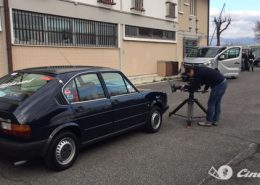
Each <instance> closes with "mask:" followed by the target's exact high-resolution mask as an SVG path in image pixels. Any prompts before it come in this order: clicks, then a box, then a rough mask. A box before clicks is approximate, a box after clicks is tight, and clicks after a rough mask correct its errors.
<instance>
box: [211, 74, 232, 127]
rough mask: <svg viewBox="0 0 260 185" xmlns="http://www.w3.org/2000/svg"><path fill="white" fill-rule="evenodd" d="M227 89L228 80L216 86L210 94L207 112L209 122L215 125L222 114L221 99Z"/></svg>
mask: <svg viewBox="0 0 260 185" xmlns="http://www.w3.org/2000/svg"><path fill="white" fill-rule="evenodd" d="M226 89H227V81H226V79H225V80H224V81H223V82H221V83H220V84H219V85H216V86H215V87H214V88H213V89H212V90H211V92H210V96H209V100H208V110H207V122H210V123H214V122H218V121H219V115H220V112H221V99H222V97H223V95H224V94H225V91H226Z"/></svg>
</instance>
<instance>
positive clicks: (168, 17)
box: [165, 15, 177, 19]
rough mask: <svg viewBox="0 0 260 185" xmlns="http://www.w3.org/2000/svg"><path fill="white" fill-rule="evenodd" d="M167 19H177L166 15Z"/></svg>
mask: <svg viewBox="0 0 260 185" xmlns="http://www.w3.org/2000/svg"><path fill="white" fill-rule="evenodd" d="M165 17H166V18H167V19H176V18H177V17H176V16H174V17H172V16H169V15H166V16H165Z"/></svg>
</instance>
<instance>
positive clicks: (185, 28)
mask: <svg viewBox="0 0 260 185" xmlns="http://www.w3.org/2000/svg"><path fill="white" fill-rule="evenodd" d="M178 2H181V3H182V4H181V5H179V8H181V9H180V10H179V16H178V23H179V30H178V56H177V58H178V60H179V61H183V55H184V50H183V47H184V43H183V40H184V39H185V38H187V39H195V40H198V44H199V45H200V46H202V45H204V46H205V45H207V41H208V24H209V22H208V21H209V20H208V2H209V0H197V10H196V15H195V16H194V15H190V0H180V1H178Z"/></svg>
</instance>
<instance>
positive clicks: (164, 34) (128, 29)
mask: <svg viewBox="0 0 260 185" xmlns="http://www.w3.org/2000/svg"><path fill="white" fill-rule="evenodd" d="M175 34H176V33H175V31H167V30H160V29H152V28H144V27H137V26H129V25H126V26H125V36H126V37H132V38H143V39H157V40H171V41H175V39H176V36H175Z"/></svg>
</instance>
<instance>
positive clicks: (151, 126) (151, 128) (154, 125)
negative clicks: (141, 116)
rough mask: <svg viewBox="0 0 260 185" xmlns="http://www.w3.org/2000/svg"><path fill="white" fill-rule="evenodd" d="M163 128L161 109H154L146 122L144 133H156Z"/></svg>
mask: <svg viewBox="0 0 260 185" xmlns="http://www.w3.org/2000/svg"><path fill="white" fill-rule="evenodd" d="M161 126H162V111H161V109H160V108H159V107H153V108H152V110H151V111H150V114H149V117H148V120H147V121H146V124H145V127H144V131H145V132H148V133H156V132H158V131H159V130H160V128H161Z"/></svg>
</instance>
